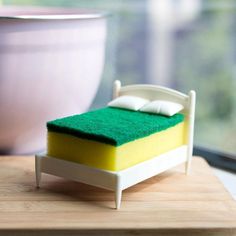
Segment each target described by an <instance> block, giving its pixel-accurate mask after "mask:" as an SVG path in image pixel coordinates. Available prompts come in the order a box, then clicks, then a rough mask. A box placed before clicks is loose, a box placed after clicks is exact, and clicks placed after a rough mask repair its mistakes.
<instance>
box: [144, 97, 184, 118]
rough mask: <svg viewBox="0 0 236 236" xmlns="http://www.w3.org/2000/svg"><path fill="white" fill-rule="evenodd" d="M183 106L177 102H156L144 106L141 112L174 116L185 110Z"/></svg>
mask: <svg viewBox="0 0 236 236" xmlns="http://www.w3.org/2000/svg"><path fill="white" fill-rule="evenodd" d="M183 108H184V107H183V105H181V104H179V103H175V102H168V101H163V100H156V101H153V102H150V103H148V104H146V105H145V106H143V107H142V108H141V109H140V111H142V112H149V113H156V114H162V115H165V116H173V115H174V114H176V113H178V112H179V111H181V110H182V109H183Z"/></svg>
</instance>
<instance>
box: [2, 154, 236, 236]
mask: <svg viewBox="0 0 236 236" xmlns="http://www.w3.org/2000/svg"><path fill="white" fill-rule="evenodd" d="M113 195H114V194H113V193H111V192H109V191H107V190H102V189H99V188H95V187H92V186H88V185H85V184H81V183H76V182H72V181H68V180H65V179H61V178H58V177H54V176H49V175H45V174H44V175H43V179H42V187H41V189H36V188H35V179H34V159H33V158H32V157H0V234H2V235H57V236H60V235H78V233H80V234H79V235H104V233H105V232H106V233H108V235H120V234H122V235H148V234H150V235H183V234H184V235H191V236H194V235H220V236H222V235H230V236H232V235H236V203H235V201H234V200H233V199H232V198H231V196H230V195H229V193H228V192H227V191H226V190H225V189H224V187H223V185H222V184H221V183H220V182H219V180H218V179H217V178H216V177H215V176H214V175H213V173H212V171H211V169H210V168H209V166H208V165H207V164H206V162H205V161H204V160H202V159H201V158H194V160H193V168H192V173H191V175H190V176H185V175H184V174H183V166H179V167H177V168H175V169H173V170H172V171H167V172H165V173H163V174H161V175H158V176H156V177H154V178H151V179H149V180H147V181H145V182H142V183H140V184H138V185H136V186H134V187H131V188H129V189H127V190H125V191H124V194H123V201H122V204H121V209H120V210H119V211H117V210H115V209H113V207H114V201H113Z"/></svg>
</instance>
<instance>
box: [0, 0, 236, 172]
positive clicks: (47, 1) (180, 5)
mask: <svg viewBox="0 0 236 236" xmlns="http://www.w3.org/2000/svg"><path fill="white" fill-rule="evenodd" d="M0 2H1V4H2V5H19V6H26V5H34V6H44V7H45V6H46V7H69V8H93V9H99V10H102V11H107V12H109V13H111V14H110V16H108V17H107V39H106V56H105V63H104V69H103V73H102V75H101V81H100V85H99V87H98V90H97V92H96V96H95V98H94V99H93V101H92V103H91V104H90V106H89V108H88V109H95V108H98V107H102V106H104V105H106V103H107V102H108V101H109V100H110V99H111V92H112V83H113V81H114V80H115V79H119V80H121V82H122V84H124V85H128V84H135V83H151V84H158V85H164V86H168V87H171V88H173V89H177V90H179V91H181V92H184V93H188V91H189V90H190V89H194V90H196V93H197V106H196V126H195V139H194V142H195V147H196V148H195V153H196V154H204V155H205V156H206V158H209V160H210V161H211V160H212V158H211V157H212V155H216V156H218V158H219V159H217V160H222V158H225V157H226V158H230V159H231V160H232V159H234V158H235V155H236V118H235V117H236V92H235V91H236V43H235V42H236V14H235V13H236V1H233V0H224V1H223V0H222V1H220V0H219V1H214V0H204V1H203V0H117V1H110V0H90V1H86V0H1V1H0ZM65 79H67V80H69V79H70V78H69V77H68V78H65ZM0 86H1V78H0ZM78 112H79V110H78ZM215 160H216V159H215ZM223 160H224V163H226V164H225V165H226V166H227V167H228V168H231V167H232V166H233V165H234V166H235V163H234V164H232V162H230V164H227V163H228V162H227V160H229V159H227V160H226V159H223ZM235 160H236V159H235ZM221 164H222V162H221ZM221 164H220V165H221ZM222 165H224V164H222Z"/></svg>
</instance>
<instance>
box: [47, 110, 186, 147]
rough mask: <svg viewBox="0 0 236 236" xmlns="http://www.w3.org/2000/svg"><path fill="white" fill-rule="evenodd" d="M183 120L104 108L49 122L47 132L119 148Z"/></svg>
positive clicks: (180, 117) (180, 116) (175, 116)
mask: <svg viewBox="0 0 236 236" xmlns="http://www.w3.org/2000/svg"><path fill="white" fill-rule="evenodd" d="M183 120H184V115H183V114H175V115H174V116H171V117H167V116H162V115H157V114H151V113H144V112H137V111H130V110H124V109H118V108H111V107H106V108H102V109H98V110H95V111H90V112H87V113H83V114H81V115H74V116H69V117H65V118H62V119H56V120H53V121H49V122H48V123H47V129H48V131H52V132H59V133H64V134H70V135H73V136H76V137H79V138H85V139H89V140H94V141H98V142H102V143H107V144H110V145H113V146H120V145H122V144H125V143H128V142H131V141H134V140H136V139H139V138H143V137H146V136H149V135H151V134H153V133H156V132H159V131H162V130H165V129H167V128H170V127H172V126H175V125H176V124H178V123H180V122H182V121H183Z"/></svg>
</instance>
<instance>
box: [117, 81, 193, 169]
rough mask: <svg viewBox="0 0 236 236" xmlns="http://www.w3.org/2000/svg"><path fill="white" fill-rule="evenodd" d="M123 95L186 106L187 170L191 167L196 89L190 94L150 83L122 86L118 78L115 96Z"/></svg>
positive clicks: (184, 112)
mask: <svg viewBox="0 0 236 236" xmlns="http://www.w3.org/2000/svg"><path fill="white" fill-rule="evenodd" d="M122 95H133V96H137V97H142V98H146V99H149V100H151V101H153V100H158V99H160V100H166V101H171V102H177V103H180V104H182V105H183V106H184V109H183V111H182V112H181V113H183V114H184V115H185V117H186V124H187V130H186V131H187V144H188V157H189V161H188V162H187V163H188V164H187V166H186V168H187V172H188V171H189V168H190V160H191V157H192V150H193V130H194V117H195V100H196V94H195V91H193V90H191V91H189V93H188V95H187V94H184V93H181V92H178V91H176V90H173V89H170V88H166V87H162V86H157V85H148V84H136V85H128V86H121V82H120V81H119V80H116V81H115V82H114V87H113V98H116V97H119V96H122Z"/></svg>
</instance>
